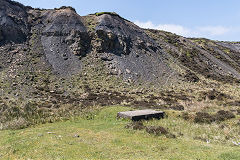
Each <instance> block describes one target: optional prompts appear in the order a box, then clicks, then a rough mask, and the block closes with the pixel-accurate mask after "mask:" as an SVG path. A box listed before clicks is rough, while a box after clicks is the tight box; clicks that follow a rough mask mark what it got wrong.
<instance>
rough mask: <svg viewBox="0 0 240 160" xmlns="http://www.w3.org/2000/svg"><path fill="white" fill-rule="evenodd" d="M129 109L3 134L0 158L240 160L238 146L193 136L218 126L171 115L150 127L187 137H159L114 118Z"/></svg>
mask: <svg viewBox="0 0 240 160" xmlns="http://www.w3.org/2000/svg"><path fill="white" fill-rule="evenodd" d="M125 110H129V108H126V107H118V106H115V107H110V108H105V109H103V110H101V111H100V112H99V113H97V114H93V113H92V114H91V115H90V116H89V115H88V116H84V118H78V119H74V120H71V121H67V122H57V123H52V124H43V125H39V126H36V127H32V128H27V129H23V130H16V131H12V130H5V131H0V159H28V158H29V159H240V153H239V147H237V146H233V145H232V144H230V143H227V142H226V143H220V142H217V141H216V142H211V141H210V143H209V144H208V143H206V142H204V141H200V140H194V139H193V138H192V137H191V136H192V135H191V134H194V135H195V136H196V135H198V134H200V135H202V134H206V135H208V134H209V136H210V135H211V133H212V132H217V133H215V134H220V133H221V131H219V129H216V128H215V129H214V125H197V124H193V123H192V122H188V121H185V120H183V119H181V118H179V117H177V116H176V115H175V114H170V116H169V117H168V118H166V119H164V120H160V121H156V120H154V121H151V122H148V123H147V124H146V125H150V124H160V125H162V126H164V127H168V128H169V130H170V132H172V133H174V134H176V135H177V133H178V132H179V131H181V132H182V133H183V135H182V136H178V135H177V138H176V139H169V138H166V137H165V136H158V137H156V136H153V135H150V134H148V133H146V132H145V131H134V130H130V129H125V128H124V126H125V125H126V124H127V123H128V121H125V120H117V119H116V118H115V117H116V113H117V112H118V111H125ZM183 126H186V127H185V128H187V129H184V128H183ZM209 127H210V128H209ZM208 128H209V129H210V130H209V129H208ZM209 131H210V132H209ZM48 132H51V133H48ZM190 133H191V134H190ZM75 135H79V137H75ZM219 136H221V135H219Z"/></svg>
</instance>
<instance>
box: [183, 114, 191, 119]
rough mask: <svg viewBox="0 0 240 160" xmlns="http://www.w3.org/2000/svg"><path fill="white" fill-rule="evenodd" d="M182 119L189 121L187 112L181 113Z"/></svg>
mask: <svg viewBox="0 0 240 160" xmlns="http://www.w3.org/2000/svg"><path fill="white" fill-rule="evenodd" d="M182 118H183V119H184V120H189V118H190V117H189V114H188V113H187V112H183V113H182Z"/></svg>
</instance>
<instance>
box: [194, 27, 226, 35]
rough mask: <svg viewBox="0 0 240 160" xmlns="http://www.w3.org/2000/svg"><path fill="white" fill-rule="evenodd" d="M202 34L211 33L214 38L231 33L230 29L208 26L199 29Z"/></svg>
mask: <svg viewBox="0 0 240 160" xmlns="http://www.w3.org/2000/svg"><path fill="white" fill-rule="evenodd" d="M197 29H198V30H199V31H200V32H203V33H209V34H210V35H212V36H219V35H224V34H226V33H228V32H229V31H230V28H226V27H222V26H206V27H199V28H197Z"/></svg>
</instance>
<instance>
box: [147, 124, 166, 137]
mask: <svg viewBox="0 0 240 160" xmlns="http://www.w3.org/2000/svg"><path fill="white" fill-rule="evenodd" d="M146 131H147V132H148V133H149V134H154V135H157V136H159V135H162V134H163V135H167V134H168V133H169V132H168V131H167V129H165V128H164V127H161V126H149V127H146Z"/></svg>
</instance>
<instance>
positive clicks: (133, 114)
mask: <svg viewBox="0 0 240 160" xmlns="http://www.w3.org/2000/svg"><path fill="white" fill-rule="evenodd" d="M164 114H165V113H164V112H163V111H155V110H152V109H146V110H136V111H127V112H118V114H117V117H118V118H125V119H131V120H133V121H139V120H143V119H145V120H148V119H152V118H157V119H160V118H164Z"/></svg>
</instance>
